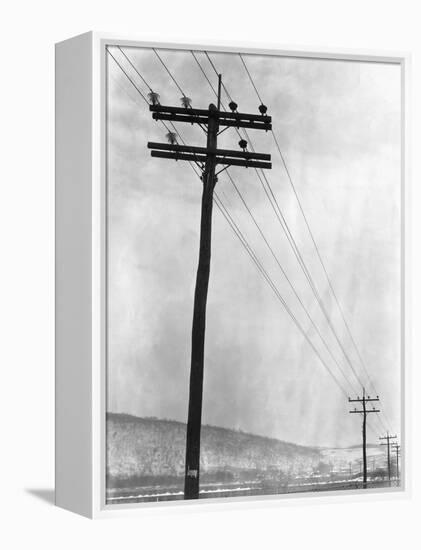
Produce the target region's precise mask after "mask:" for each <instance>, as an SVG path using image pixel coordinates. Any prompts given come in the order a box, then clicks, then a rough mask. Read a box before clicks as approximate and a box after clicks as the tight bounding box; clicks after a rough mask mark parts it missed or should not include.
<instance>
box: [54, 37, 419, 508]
mask: <svg viewBox="0 0 421 550" xmlns="http://www.w3.org/2000/svg"><path fill="white" fill-rule="evenodd" d="M115 44H118V45H121V46H139V47H146V48H150V47H158V46H159V47H160V48H172V49H180V50H184V49H189V50H190V49H195V50H200V49H210V50H212V51H224V52H239V51H240V52H244V53H258V54H263V55H277V56H290V57H291V56H292V57H299V58H321V59H335V60H353V61H367V62H382V63H395V64H399V65H400V67H401V77H402V78H401V82H402V113H403V120H402V149H401V151H402V172H401V173H402V201H401V205H402V213H403V215H402V220H403V222H402V235H401V238H402V251H403V258H402V266H401V269H402V318H403V319H404V322H403V324H402V327H401V331H402V333H401V334H402V342H404V345H403V346H402V427H401V428H402V429H401V438H402V439H401V444H402V448H404V449H405V455H404V459H403V460H402V476H401V479H402V487H401V488H400V489H398V490H397V489H381V490H380V489H369V490H366V492H365V494H364V495H362V494H361V491H349V490H348V491H346V492H345V491H344V492H341V491H338V492H335V493H334V494H332V493H329V494H312V495H309V494H306V495H305V498H306V499H312V500H313V501H314V502H318V501H320V500H322V501H323V502H326V501H330V502H335V501H340V500H341V499H346V500H349V499H356V500H362V499H363V498H364V500H366V499H379V498H393V499H397V498H403V497H408V495H409V493H410V479H411V476H410V449H411V442H410V440H409V438H408V437H407V434H408V433H409V432H408V426H409V424H410V414H409V411H410V400H411V398H410V389H409V388H410V357H409V350H410V342H409V338H410V330H409V326H410V304H411V291H410V281H409V271H410V270H409V264H410V235H409V217H410V175H409V165H410V163H409V154H410V146H409V121H410V113H409V109H410V104H409V95H408V88H409V78H410V56H409V55H408V54H406V53H394V54H385V53H382V52H365V51H362V52H354V51H340V50H330V51H327V50H323V51H320V50H317V49H313V50H311V49H307V48H297V47H293V48H289V47H286V46H285V47H277V46H272V45H269V46H268V45H266V46H262V47H261V48H258V49H257V48H255V47H251V46H248V45H247V44H229V43H217V44H211V43H207V44H183V43H163V42H160V41H156V42H144V41H141V40H138V39H136V38H135V39H132V38H124V37H120V36H115V35H111V34H110V35H107V34H102V33H95V32H89V33H86V34H83V35H80V36H77V37H74V38H71V39H69V40H65V41H64V42H60V43H58V44H57V45H56V504H57V506H60V507H62V508H65V509H68V510H71V511H73V512H76V513H78V514H81V515H83V516H86V517H90V518H99V517H111V516H115V515H117V516H121V515H127V514H138V513H139V512H140V511H141V510H142V509H145V508H151V507H153V508H154V509H155V510H159V509H160V508H162V507H163V506H165V507H167V508H168V507H173V508H176V509H184V510H185V509H188V507H191V506H194V505H200V506H202V507H212V506H214V505H215V504H217V503H218V504H219V505H224V506H230V507H238V506H250V505H253V506H255V505H256V503H257V502H258V503H259V505H269V506H279V505H281V504H282V505H285V504H287V503H291V502H299V501H300V499H301V498H303V497H304V495H297V494H295V495H275V496H265V497H253V501H250V497H247V498H241V497H236V498H235V499H231V498H229V499H226V498H225V499H219V498H218V499H213V500H206V501H196V502H192V501H189V502H186V501H182V502H160V503H153V505H152V504H149V503H144V504H125V505H112V504H105V395H106V347H105V343H106V323H105V312H106V292H105V277H106V230H105V225H106V200H105V199H106V185H105V181H106V167H105V155H106V150H105V134H106V126H105V114H106V113H105V90H106V86H105V51H106V47H107V46H111V45H115Z"/></svg>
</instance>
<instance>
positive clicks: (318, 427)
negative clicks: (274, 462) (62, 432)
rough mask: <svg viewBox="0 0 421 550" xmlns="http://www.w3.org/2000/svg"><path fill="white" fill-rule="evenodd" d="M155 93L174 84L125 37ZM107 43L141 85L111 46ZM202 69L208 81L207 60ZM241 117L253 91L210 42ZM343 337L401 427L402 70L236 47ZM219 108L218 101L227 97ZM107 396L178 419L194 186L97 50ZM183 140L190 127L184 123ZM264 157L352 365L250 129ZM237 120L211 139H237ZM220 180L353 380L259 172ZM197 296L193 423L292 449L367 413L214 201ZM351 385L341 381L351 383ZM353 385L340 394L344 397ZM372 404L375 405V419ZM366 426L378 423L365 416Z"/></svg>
mask: <svg viewBox="0 0 421 550" xmlns="http://www.w3.org/2000/svg"><path fill="white" fill-rule="evenodd" d="M126 51H127V54H128V55H129V56H130V58H131V59H132V61H133V62H134V63H135V64H136V66H137V67H138V69H139V71H140V72H141V74H142V75H143V76H144V78H145V79H146V80H147V81H148V83H149V84H150V85H151V86H152V88H153V89H154V90H155V91H157V92H158V93H159V94H160V96H161V102H162V103H163V104H170V105H179V104H180V101H179V99H180V97H181V93H180V91H179V90H178V89H177V87H176V85H175V84H174V83H173V82H172V81H171V79H170V77H169V75H168V73H166V72H165V69H164V68H163V66H162V65H161V64H160V62H159V60H158V58H157V57H156V56H155V54H154V53H153V51H152V50H145V49H127V50H126ZM112 52H113V54H114V55H115V57H116V58H118V60H119V61H120V62H121V64H122V65H123V66H124V68H125V69H126V70H127V72H128V73H129V75H130V77H131V78H133V80H135V82H136V84H137V85H138V87H139V88H140V89H141V90H142V91H143V93H144V94H145V95H146V94H147V92H148V89H147V88H146V86H145V85H144V83H142V81H141V80H140V79H139V77H138V76H137V75H136V73H135V72H134V71H133V70H132V69H131V68H130V66H129V65H128V63H127V62H126V61H125V60H124V58H123V57H122V55H121V54H120V52H118V50H115V49H113V50H112ZM160 55H161V57H162V58H163V59H164V61H165V62H166V64H167V65H168V67H169V68H170V70H171V72H172V73H173V74H174V76H175V78H176V79H177V81H178V82H179V84H180V85H181V87H182V89H183V91H184V92H185V93H186V95H188V96H189V97H191V98H192V100H193V105H194V106H195V107H202V108H205V107H207V105H208V104H209V103H210V102H212V101H215V97H214V96H213V92H212V90H211V88H210V87H209V84H208V83H207V82H206V80H205V79H204V77H203V75H202V74H201V72H200V70H199V68H198V66H197V64H196V62H195V60H194V59H193V57H192V55H191V54H190V53H189V52H175V51H162V52H160ZM197 55H198V58H199V59H200V61H201V63H202V65H203V68H204V69H205V71H206V72H207V74H208V77H209V78H210V80H211V81H212V82H213V84H214V85H215V86H216V75H215V73H214V72H213V71H212V69H211V67H210V65H209V63H208V61H207V60H206V57H205V56H204V55H203V54H202V53H198V54H197ZM211 57H212V60H213V61H214V63H215V65H216V67H217V69H218V70H219V71H220V72H222V75H223V80H224V83H225V85H226V87H227V88H228V91H229V92H230V94H231V96H232V97H233V99H234V100H235V101H236V102H237V103H238V104H239V110H241V111H243V112H256V113H257V112H258V111H257V107H258V105H259V101H258V98H257V96H256V94H255V92H254V90H253V88H252V86H251V84H250V81H249V80H248V77H247V74H246V72H245V70H244V67H243V66H242V64H241V60H240V59H239V57H238V56H236V55H228V54H211ZM245 59H246V62H247V65H248V67H249V70H250V72H251V74H252V75H253V77H254V79H255V82H256V83H257V86H258V89H259V92H260V95H261V96H262V98H263V100H264V102H265V104H266V105H267V106H268V109H269V111H268V112H269V114H270V115H272V118H273V128H274V131H275V133H276V135H277V137H278V141H279V143H280V146H281V148H282V152H283V154H284V156H285V159H286V163H287V166H288V168H289V171H290V173H291V176H292V179H293V182H294V184H295V186H296V189H297V192H298V194H299V196H300V198H301V202H302V205H303V208H304V211H305V213H306V215H307V218H308V220H309V222H310V225H311V228H312V230H313V233H314V236H315V238H316V241H317V243H318V245H319V248H320V252H321V255H322V257H323V260H324V262H325V265H326V268H327V270H328V273H329V274H330V276H331V280H332V282H333V286H334V288H335V291H336V294H337V296H338V298H339V301H340V303H341V305H342V308H343V311H344V313H345V316H346V319H347V321H348V324H349V326H350V328H351V331H352V334H353V336H354V339H355V340H356V342H357V344H358V347H359V350H360V352H361V354H362V356H363V358H364V361H365V363H366V365H367V368H368V370H369V373H370V376H371V379H372V380H373V381H374V384H375V386H376V389H377V390H378V392H379V395H380V397H381V398H382V403H381V408H382V409H384V410H385V412H386V415H387V418H388V420H390V428H391V430H393V431H396V430H398V429H399V407H400V403H399V395H400V374H399V373H400V337H399V330H400V300H399V296H400V267H399V261H400V160H401V159H400V69H399V67H398V66H394V65H386V64H374V63H355V62H344V61H331V60H329V61H323V60H310V59H293V58H281V57H269V56H268V57H263V56H246V57H245ZM223 100H224V101H225V103H228V101H227V100H226V97H225V96H224V97H223ZM108 122H109V181H108V186H109V286H108V289H109V290H108V291H109V371H108V409H109V410H111V411H114V412H127V413H130V414H135V415H138V416H157V417H159V418H171V419H176V420H180V421H185V420H186V417H187V401H188V377H189V370H190V337H191V322H192V310H193V292H194V284H195V276H196V268H197V258H198V239H199V222H200V200H201V183H200V181H199V180H198V178H197V176H195V174H194V172H193V171H192V169H191V167H190V166H189V164H188V163H185V162H178V163H175V162H174V161H170V160H164V159H152V158H151V157H150V151H149V150H147V148H146V143H147V141H161V142H165V141H166V139H165V134H166V130H165V129H164V128H163V126H162V125H161V124H160V123H159V122H155V121H152V118H151V115H150V113H149V111H148V109H147V106H146V104H145V103H144V101H143V99H142V98H141V97H140V96H139V94H138V93H137V92H136V90H134V88H133V87H132V85H131V84H130V82H129V81H128V80H127V78H126V77H125V76H124V74H123V73H122V72H121V71H120V69H119V68H118V67H117V65H116V64H115V63H114V61H113V60H112V59H109V116H108ZM179 130H180V133H181V135H182V136H183V138H184V140H185V141H186V142H187V143H189V144H195V145H205V135H204V134H203V132H202V131H201V130H200V129H199V128H197V127H192V126H190V125H187V124H184V125H180V126H179ZM249 134H250V137H251V139H252V141H253V145H254V147H255V149H256V150H257V151H260V152H269V153H271V154H272V160H273V169H272V170H271V171H270V172H268V174H267V175H268V178H269V181H270V184H271V186H272V189H273V191H274V193H275V195H276V198H277V201H278V203H279V205H280V207H281V209H282V212H283V214H284V216H285V218H286V220H287V222H288V224H289V226H290V229H291V231H292V233H293V235H294V238H295V239H296V241H297V244H298V246H299V248H300V251H301V252H302V254H303V257H304V260H305V262H306V264H307V266H308V267H309V269H310V271H311V273H312V276H313V278H314V280H315V283H316V286H317V288H318V290H319V292H320V294H321V296H322V297H323V300H324V302H325V304H326V308H327V309H328V311H329V315H330V316H331V319H332V321H333V324H334V326H335V329H336V331H337V334H338V336H339V337H340V340H341V342H342V344H343V346H344V348H345V349H346V352H347V354H348V356H349V358H350V360H351V361H352V363H353V365H354V366H355V369H356V370H357V371H358V373H359V374H360V378H362V379H363V380H364V381H366V379H367V377H366V376H365V373H364V371H363V370H362V368H361V365H360V362H359V361H358V357H357V356H356V353H355V350H354V348H353V346H352V345H351V342H350V339H349V336H348V334H347V332H346V329H345V327H344V324H343V322H342V320H341V317H340V315H339V313H338V309H337V307H336V304H335V302H334V301H333V300H332V299H331V295H330V294H329V291H328V286H327V282H326V278H325V277H324V274H323V271H322V268H321V266H320V263H319V262H318V260H317V256H316V253H315V250H314V247H313V245H312V242H311V239H310V237H309V235H308V232H307V230H306V227H305V224H304V221H303V218H302V216H301V214H300V211H299V207H298V204H297V201H296V199H295V196H294V194H293V191H292V189H291V186H290V184H289V182H288V179H287V176H286V173H285V170H284V169H283V166H282V163H281V160H280V157H279V154H278V152H277V150H276V148H275V146H274V143H273V140H272V137H271V135H270V134H269V133H268V134H266V133H265V132H259V131H255V130H250V131H249ZM237 142H238V136H237V134H236V132H235V131H234V130H227V131H226V132H224V133H223V134H222V135H221V139H220V146H223V147H229V148H237V147H238V145H237ZM231 175H232V177H233V179H234V180H235V182H236V184H237V186H238V187H239V189H240V190H241V193H242V194H243V196H244V198H245V200H246V201H247V203H248V205H249V206H250V207H251V209H252V211H253V214H254V215H255V217H256V219H257V220H258V222H259V224H261V227H262V229H263V231H264V232H265V235H266V236H267V238H268V240H269V241H270V243H271V245H272V247H273V249H274V250H275V251H276V254H277V255H278V257H279V259H280V261H281V262H282V265H283V267H284V269H285V271H286V272H287V274H288V276H289V277H290V279H291V280H292V281H293V283H294V286H295V288H296V290H297V292H298V293H299V295H300V297H301V299H302V300H303V302H304V303H305V304H306V306H307V307H308V310H309V312H310V313H311V315H312V317H313V319H314V321H315V322H316V324H317V326H318V327H319V329H320V331H321V332H322V334H323V336H324V337H325V339H326V341H327V342H328V344H329V347H330V349H331V350H332V353H333V354H334V356H335V357H336V358H337V360H338V362H339V364H340V365H341V367H342V369H343V370H344V371H346V373H347V377H348V378H349V380H351V381H352V382H353V385H354V386H356V381H355V377H354V376H353V374H352V372H351V369H350V367H349V364H348V363H347V361H346V359H345V358H344V355H343V354H342V352H341V350H340V348H339V346H338V344H337V342H336V340H335V338H334V336H333V335H332V332H331V331H330V330H329V326H328V324H327V322H326V319H325V318H324V317H323V314H322V313H321V311H320V308H319V306H318V304H317V302H316V300H315V298H314V296H313V295H312V293H311V290H310V287H309V285H308V283H307V282H306V280H305V278H304V275H303V273H302V271H300V269H299V266H298V263H297V261H296V259H295V257H294V255H293V253H292V250H291V248H290V247H289V245H288V242H287V240H286V238H285V235H284V234H283V232H282V230H281V227H280V225H279V223H278V221H277V219H276V217H275V214H274V212H273V210H272V209H271V207H270V205H269V202H268V200H267V198H266V196H265V194H264V191H263V189H262V186H261V184H260V182H259V179H258V178H257V176H256V173H255V172H254V171H253V170H251V169H250V170H247V169H244V168H239V167H238V168H235V167H234V168H232V169H231ZM216 190H217V192H218V194H219V196H220V197H221V199H222V200H223V201H224V203H225V204H226V206H227V207H228V208H229V210H230V213H231V214H232V216H233V217H234V219H235V220H236V222H237V223H238V225H239V226H240V228H241V230H242V231H243V232H244V234H245V235H246V236H247V239H248V240H249V242H250V244H251V245H252V246H253V248H254V250H255V252H256V254H257V255H258V256H259V258H260V259H261V261H262V263H264V265H265V268H266V269H267V270H268V272H269V273H270V274H271V276H272V278H273V280H274V282H275V283H276V285H277V286H278V288H279V290H280V291H281V293H282V295H283V296H284V298H285V300H286V301H287V302H288V305H289V306H290V307H291V309H292V310H293V311H294V314H295V315H296V316H297V319H298V320H299V321H300V323H302V325H303V327H304V329H305V330H306V331H307V333H308V336H309V337H310V338H311V340H312V341H313V342H314V345H315V346H316V347H317V349H318V350H319V351H320V353H321V355H322V356H323V358H324V359H325V361H326V363H328V365H329V367H330V368H331V369H332V370H333V371H334V372H335V374H337V376H338V377H339V378H340V379H341V381H342V382H343V384H344V385H345V386H346V384H347V382H346V381H345V380H344V379H343V378H342V377H341V375H340V373H339V371H338V368H337V366H336V365H335V364H334V363H333V361H332V359H331V358H330V357H329V355H328V353H327V352H326V350H325V348H324V347H323V344H322V343H321V342H320V339H319V338H318V336H317V334H316V333H315V331H314V330H313V329H312V328H311V326H310V325H309V322H308V319H307V318H306V316H305V314H304V312H303V310H302V308H301V306H300V305H299V303H298V301H297V299H296V298H295V296H294V295H293V293H292V292H291V290H290V288H289V286H288V284H287V282H286V280H285V279H284V277H283V276H282V274H281V272H280V271H279V268H278V266H277V265H276V263H275V261H274V259H273V257H272V256H271V255H270V253H269V252H268V251H267V249H266V247H265V244H264V242H263V240H262V239H261V237H260V236H259V234H258V231H257V229H256V228H255V227H254V226H253V225H252V222H251V220H250V218H249V217H248V214H247V212H246V210H245V209H244V207H243V205H242V204H241V201H240V199H239V197H238V195H237V194H236V192H235V189H234V188H233V186H232V185H231V183H230V182H229V180H228V178H227V177H226V175H225V174H221V176H220V178H219V182H218V184H217V187H216ZM213 219H214V226H213V243H212V265H211V277H210V285H209V296H208V315H207V333H206V352H205V381H204V401H203V423H208V424H213V425H217V426H224V427H228V428H238V429H242V430H244V431H248V432H252V433H256V434H261V435H268V436H272V437H277V438H280V439H284V440H289V441H293V442H296V443H302V444H309V445H310V444H314V445H329V446H334V445H347V444H354V443H359V442H360V439H361V437H360V433H361V424H360V419H359V417H357V415H350V414H348V410H349V405H348V403H347V401H346V398H345V396H344V395H343V394H342V393H341V391H340V390H339V388H338V387H337V385H336V384H335V382H334V381H333V379H332V377H331V376H330V375H329V374H328V372H327V371H326V369H325V368H324V366H323V365H322V364H321V363H320V362H319V360H318V358H317V356H316V355H315V353H314V352H313V350H312V349H311V347H310V346H309V344H308V343H307V342H306V340H305V339H304V338H303V336H302V334H300V332H299V331H298V329H297V328H296V326H295V325H294V324H293V322H292V321H291V319H290V318H289V317H288V315H287V314H286V312H285V310H284V309H283V308H282V305H281V304H280V303H279V301H277V300H276V298H275V297H274V294H273V291H272V290H271V289H270V288H269V286H268V285H267V283H265V281H264V280H263V278H262V277H261V275H260V274H259V272H258V271H257V269H256V267H255V266H254V265H253V264H252V262H251V260H250V258H249V257H248V256H247V254H246V253H245V251H244V249H243V248H242V247H241V245H240V243H239V241H238V239H237V238H236V236H235V235H234V234H233V232H232V231H231V229H230V228H229V226H228V225H227V223H226V221H225V220H224V219H223V217H222V216H221V214H220V213H219V211H218V210H217V209H216V208H215V210H214V218H213ZM346 387H347V389H348V391H349V392H351V389H350V388H349V387H348V386H346ZM351 395H352V394H351ZM370 416H371V417H375V415H370ZM371 420H372V422H371V424H372V425H373V427H374V429H375V434H374V433H373V432H369V433H370V439H371V440H373V441H374V439H375V436H377V435H378V432H379V431H380V429H381V428H380V425H379V422H378V419H375V418H373V419H371Z"/></svg>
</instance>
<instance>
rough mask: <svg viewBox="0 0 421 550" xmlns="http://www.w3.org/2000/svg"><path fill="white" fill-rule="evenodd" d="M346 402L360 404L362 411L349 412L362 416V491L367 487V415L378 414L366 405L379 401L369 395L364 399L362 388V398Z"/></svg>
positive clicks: (376, 410) (377, 398)
mask: <svg viewBox="0 0 421 550" xmlns="http://www.w3.org/2000/svg"><path fill="white" fill-rule="evenodd" d="M348 401H349V402H350V403H361V404H362V409H360V410H357V409H356V408H354V410H353V411H349V412H350V413H351V414H362V415H363V429H362V431H363V487H364V489H365V488H366V487H367V414H369V413H374V412H380V410H379V409H376V408H375V407H374V405H373V408H372V409H368V408H367V403H370V402H372V401H379V396H376V397H370V396H369V395H368V396H367V397H366V395H365V388H363V396H362V398H360V397H357V399H351V398H350V397H348Z"/></svg>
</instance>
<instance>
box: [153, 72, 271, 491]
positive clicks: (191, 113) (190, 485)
mask: <svg viewBox="0 0 421 550" xmlns="http://www.w3.org/2000/svg"><path fill="white" fill-rule="evenodd" d="M182 99H183V98H182ZM184 99H185V98H184ZM229 107H230V109H231V112H226V111H221V75H219V78H218V102H217V105H214V104H212V103H211V104H210V105H209V108H208V109H193V108H191V107H190V105H188V104H187V103H184V107H182V108H180V107H168V106H164V105H159V104H158V105H151V106H150V111H152V113H153V114H152V117H153V118H154V119H155V120H170V121H172V122H184V123H189V124H197V125H199V126H200V127H201V128H202V129H203V130H204V131H205V133H206V135H207V143H206V147H193V146H187V145H178V144H177V143H174V141H175V140H174V137H173V139H172V140H171V141H172V143H170V144H162V143H151V142H150V143H148V148H149V149H152V151H151V155H152V157H158V158H165V159H173V160H177V161H178V160H185V161H190V162H194V163H196V165H197V166H198V167H199V169H200V171H201V173H202V176H201V179H202V181H203V193H202V209H201V222H200V248H199V263H198V268H197V275H196V289H195V293H194V309H193V325H192V346H191V367H190V390H189V408H188V417H187V438H186V462H185V477H184V498H185V499H196V498H199V474H200V431H201V424H202V398H203V371H204V347H205V326H206V302H207V295H208V284H209V273H210V259H211V235H212V206H213V191H214V188H215V185H216V182H217V181H218V179H217V176H218V174H219V173H220V172H222V171H223V170H226V169H227V168H228V167H229V166H242V167H245V168H265V169H270V168H272V165H271V163H270V162H265V161H270V160H271V157H270V155H268V154H263V153H254V152H253V153H252V152H249V151H247V150H246V149H247V141H245V140H244V139H241V140H240V142H239V146H240V148H241V149H242V151H240V150H228V149H218V147H217V141H218V135H219V134H220V133H221V132H223V131H224V130H226V129H227V128H229V127H233V128H251V129H255V130H265V131H268V130H271V129H272V124H271V117H269V116H267V115H266V107H265V106H264V105H261V106H260V107H259V110H260V112H261V114H260V115H254V114H245V113H239V112H238V111H237V107H238V106H237V104H236V103H235V102H233V101H231V102H230V104H229ZM221 127H223V130H220V128H221ZM218 165H222V166H223V168H222V169H221V170H219V172H216V167H217V166H218Z"/></svg>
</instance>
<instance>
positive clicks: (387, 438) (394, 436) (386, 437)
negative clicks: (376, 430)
mask: <svg viewBox="0 0 421 550" xmlns="http://www.w3.org/2000/svg"><path fill="white" fill-rule="evenodd" d="M397 437H398V436H397V435H386V436H385V437H379V439H385V440H386V441H388V442H389V441H390V439H397ZM380 445H388V443H380Z"/></svg>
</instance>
